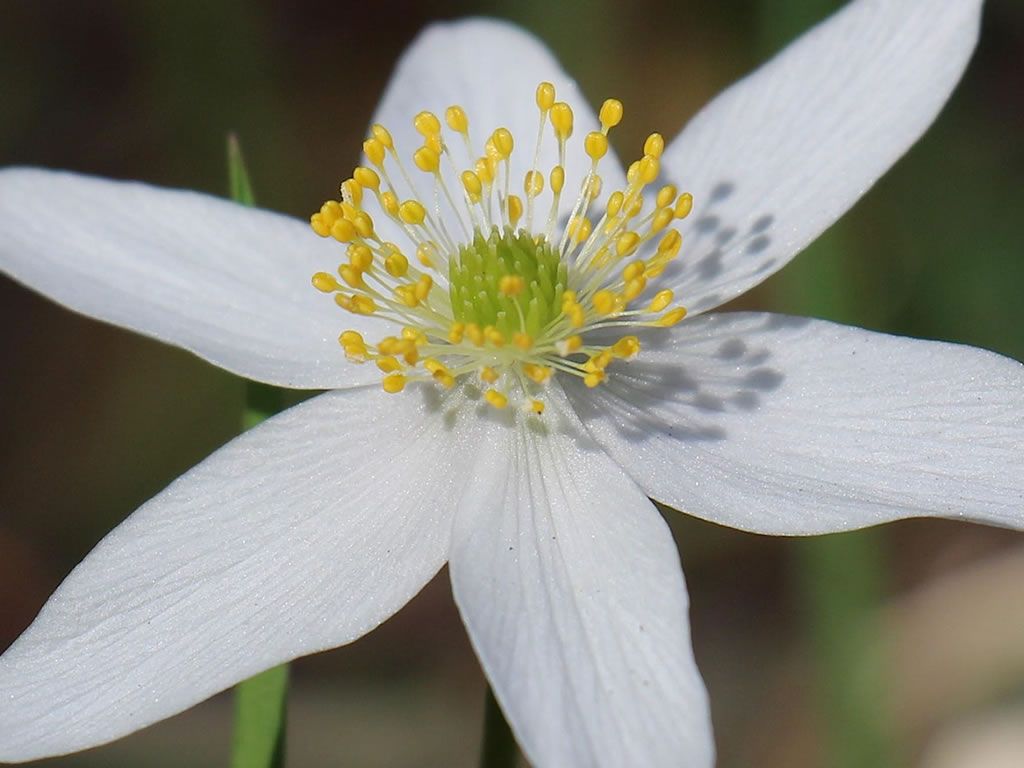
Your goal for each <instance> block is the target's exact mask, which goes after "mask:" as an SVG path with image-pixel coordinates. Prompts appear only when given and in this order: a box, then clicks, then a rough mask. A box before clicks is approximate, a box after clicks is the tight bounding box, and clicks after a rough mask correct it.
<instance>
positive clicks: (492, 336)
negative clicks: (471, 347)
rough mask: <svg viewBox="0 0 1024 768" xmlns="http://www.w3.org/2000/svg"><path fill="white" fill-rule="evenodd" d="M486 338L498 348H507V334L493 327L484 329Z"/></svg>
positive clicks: (489, 326)
mask: <svg viewBox="0 0 1024 768" xmlns="http://www.w3.org/2000/svg"><path fill="white" fill-rule="evenodd" d="M484 337H485V338H486V339H487V340H488V341H489V342H491V344H493V345H494V346H496V347H504V346H505V334H504V333H502V332H501V331H499V330H498V329H497V328H495V327H494V326H493V325H488V326H487V327H486V328H484Z"/></svg>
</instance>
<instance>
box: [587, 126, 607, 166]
mask: <svg viewBox="0 0 1024 768" xmlns="http://www.w3.org/2000/svg"><path fill="white" fill-rule="evenodd" d="M583 149H584V151H585V152H586V153H587V154H588V155H589V156H590V159H591V160H594V161H595V162H596V161H598V160H600V159H601V158H602V157H604V156H605V155H606V154H608V137H607V136H605V135H604V134H603V133H601V132H600V131H591V132H590V133H588V134H587V137H586V138H585V139H584V140H583Z"/></svg>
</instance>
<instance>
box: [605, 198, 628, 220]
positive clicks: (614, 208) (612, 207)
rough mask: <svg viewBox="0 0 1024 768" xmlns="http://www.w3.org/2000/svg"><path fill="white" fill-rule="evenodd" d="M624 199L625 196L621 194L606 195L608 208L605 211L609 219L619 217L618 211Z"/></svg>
mask: <svg viewBox="0 0 1024 768" xmlns="http://www.w3.org/2000/svg"><path fill="white" fill-rule="evenodd" d="M625 199H626V198H625V196H624V195H623V194H622V193H621V192H612V193H611V194H610V195H608V207H607V209H606V210H607V213H608V218H609V219H614V218H615V217H616V216H618V215H619V211H620V210H622V202H623V201H624V200H625Z"/></svg>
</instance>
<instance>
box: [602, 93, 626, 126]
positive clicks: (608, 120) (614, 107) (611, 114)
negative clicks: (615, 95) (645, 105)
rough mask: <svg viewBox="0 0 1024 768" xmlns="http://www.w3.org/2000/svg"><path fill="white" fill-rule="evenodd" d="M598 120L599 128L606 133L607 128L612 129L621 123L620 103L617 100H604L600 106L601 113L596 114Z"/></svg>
mask: <svg viewBox="0 0 1024 768" xmlns="http://www.w3.org/2000/svg"><path fill="white" fill-rule="evenodd" d="M598 119H599V120H600V121H601V127H602V128H604V129H605V130H606V131H607V130H608V129H609V128H614V127H615V126H616V125H618V124H619V123H620V122H622V102H621V101H619V100H618V99H605V101H604V104H602V105H601V111H600V113H598Z"/></svg>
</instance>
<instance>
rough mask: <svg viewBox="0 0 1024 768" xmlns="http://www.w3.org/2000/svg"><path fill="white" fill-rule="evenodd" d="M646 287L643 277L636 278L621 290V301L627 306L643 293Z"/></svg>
mask: <svg viewBox="0 0 1024 768" xmlns="http://www.w3.org/2000/svg"><path fill="white" fill-rule="evenodd" d="M646 287H647V279H646V278H644V277H637V278H634V279H633V280H630V281H629V282H628V283H626V287H625V288H623V289H622V300H623V301H624V302H625V303H627V304H628V303H629V302H631V301H633V299H635V298H636V297H637V296H639V295H640V294H641V293H643V292H644V289H645V288H646Z"/></svg>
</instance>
